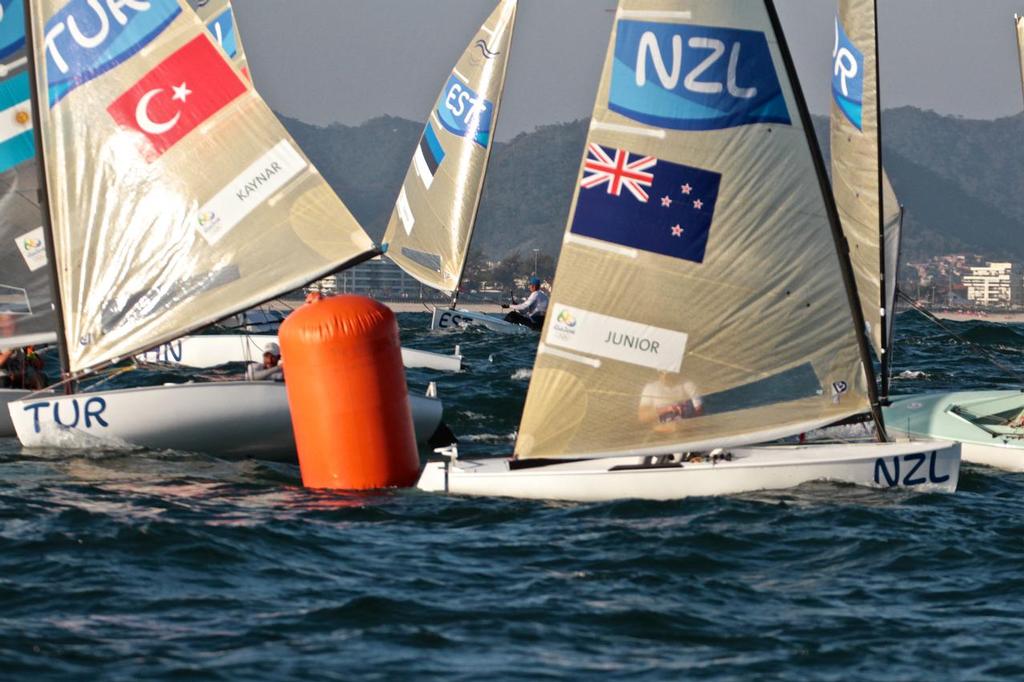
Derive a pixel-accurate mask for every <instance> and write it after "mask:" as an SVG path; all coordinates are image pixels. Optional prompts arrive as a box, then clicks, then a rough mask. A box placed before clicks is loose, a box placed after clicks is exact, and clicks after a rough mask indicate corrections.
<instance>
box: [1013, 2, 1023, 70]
mask: <svg viewBox="0 0 1024 682" xmlns="http://www.w3.org/2000/svg"><path fill="white" fill-rule="evenodd" d="M1013 26H1014V28H1015V29H1016V30H1017V53H1018V57H1019V58H1020V76H1021V85H1022V87H1024V17H1022V16H1020V15H1018V14H1014V15H1013Z"/></svg>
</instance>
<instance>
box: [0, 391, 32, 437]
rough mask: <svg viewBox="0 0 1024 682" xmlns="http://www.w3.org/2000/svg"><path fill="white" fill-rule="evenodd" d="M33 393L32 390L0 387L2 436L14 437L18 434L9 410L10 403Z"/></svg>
mask: <svg viewBox="0 0 1024 682" xmlns="http://www.w3.org/2000/svg"><path fill="white" fill-rule="evenodd" d="M31 394H32V392H31V391H20V390H17V389H13V388H0V438H12V437H14V436H15V435H17V434H16V433H15V432H14V422H13V421H11V413H10V412H8V411H7V405H8V403H12V402H14V401H15V400H23V399H24V398H27V397H28V396H29V395H31Z"/></svg>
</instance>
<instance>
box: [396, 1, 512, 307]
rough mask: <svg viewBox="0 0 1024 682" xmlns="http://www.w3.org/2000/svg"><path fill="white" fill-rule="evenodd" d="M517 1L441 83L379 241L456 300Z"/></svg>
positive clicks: (497, 15)
mask: <svg viewBox="0 0 1024 682" xmlns="http://www.w3.org/2000/svg"><path fill="white" fill-rule="evenodd" d="M516 7H517V0H502V1H501V2H500V3H499V4H498V7H497V8H496V9H495V10H494V12H493V13H492V14H491V16H490V17H489V18H488V19H487V21H486V22H484V25H483V26H481V27H480V30H479V31H478V32H477V34H476V35H475V36H474V37H473V40H472V41H471V42H470V44H469V46H468V47H467V48H466V51H465V52H463V54H462V57H460V58H459V62H458V64H456V66H455V69H454V71H452V74H451V76H449V78H448V80H447V81H446V83H445V86H444V89H442V90H441V95H440V96H439V97H438V100H437V104H436V106H435V107H434V109H433V110H432V111H431V112H430V118H429V119H428V121H427V125H426V127H425V128H424V130H423V135H422V137H421V138H420V142H419V145H418V146H417V148H416V152H415V154H414V155H413V160H412V164H411V165H410V166H409V171H408V172H407V173H406V176H405V182H403V183H402V189H401V191H400V192H399V195H398V200H397V202H396V203H395V210H394V212H393V213H392V215H391V221H390V222H389V223H388V228H387V232H386V233H385V235H384V243H385V244H387V247H388V257H389V258H391V259H392V260H393V261H395V263H397V264H398V265H399V266H401V268H402V269H403V270H405V271H406V272H408V273H409V274H410V275H412V276H413V277H415V278H416V279H418V280H419V281H421V282H423V283H424V284H426V285H427V286H430V287H433V288H434V289H438V290H440V291H443V292H445V293H447V294H449V295H452V294H454V293H455V291H456V290H457V288H458V286H459V282H460V280H461V279H462V271H463V269H464V268H465V265H466V257H467V255H468V254H467V252H468V250H469V242H470V239H471V237H472V233H473V227H474V222H475V220H476V213H477V207H478V206H479V204H480V194H481V192H482V190H483V184H484V178H485V176H486V173H487V162H488V160H489V159H490V155H491V149H492V148H493V146H494V128H495V125H496V123H497V120H498V112H499V109H500V106H501V94H502V91H503V89H504V87H505V71H506V69H507V67H508V59H509V55H510V54H511V48H512V34H513V31H514V30H515V19H516Z"/></svg>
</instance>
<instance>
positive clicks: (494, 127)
mask: <svg viewBox="0 0 1024 682" xmlns="http://www.w3.org/2000/svg"><path fill="white" fill-rule="evenodd" d="M514 11H515V15H514V17H513V19H512V28H511V29H510V30H509V33H508V48H507V49H508V52H509V55H508V59H506V60H505V66H504V68H503V69H502V71H501V91H500V92H499V93H498V99H497V100H496V101H495V108H494V121H493V122H492V124H491V143H492V144H497V136H498V121H499V119H500V118H501V109H502V106H501V102H502V98H503V97H504V93H505V75H506V74H507V73H508V63H509V61H510V60H511V59H512V43H513V41H514V40H515V37H516V21H517V20H518V19H519V0H515V10H514ZM490 164H491V158H490V156H488V157H487V165H488V167H489V166H490ZM487 171H488V169H487V168H485V169H484V181H483V184H481V185H480V191H479V192H478V193H477V195H476V205H475V206H474V207H473V229H472V230H470V232H469V239H468V240H467V241H466V257H465V258H464V259H463V260H462V268H461V269H460V270H459V277H458V279H456V280H455V291H453V292H452V303H451V306H450V307H451V309H453V310H454V309H455V306H457V305H458V304H459V290H460V289H462V278H463V277H465V275H466V265H467V264H468V263H469V250H470V248H471V247H472V246H473V235H474V234H476V219H477V218H478V217H479V216H480V203H481V200H482V199H483V196H484V190H485V189H486V188H487V175H488V172H487Z"/></svg>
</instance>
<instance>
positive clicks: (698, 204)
mask: <svg viewBox="0 0 1024 682" xmlns="http://www.w3.org/2000/svg"><path fill="white" fill-rule="evenodd" d="M693 207H694V208H695V209H697V210H698V211H699V210H701V209H702V208H704V202H703V201H701V200H700V199H697V201H695V202H693Z"/></svg>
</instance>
